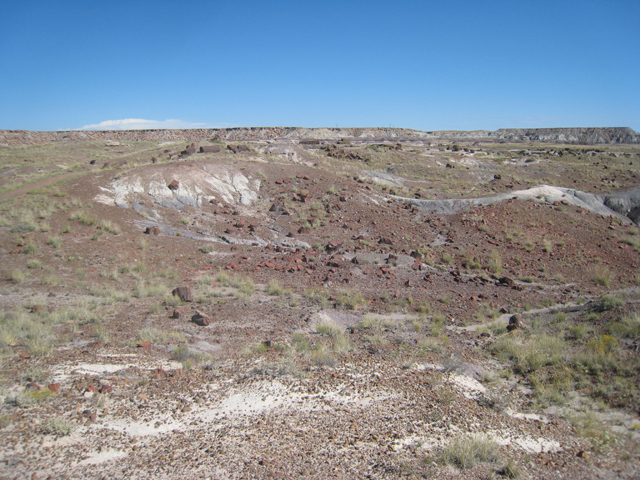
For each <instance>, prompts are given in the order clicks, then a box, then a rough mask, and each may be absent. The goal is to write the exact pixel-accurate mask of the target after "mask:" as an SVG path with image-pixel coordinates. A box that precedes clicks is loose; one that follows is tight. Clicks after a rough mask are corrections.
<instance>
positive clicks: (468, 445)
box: [440, 435, 500, 470]
mask: <svg viewBox="0 0 640 480" xmlns="http://www.w3.org/2000/svg"><path fill="white" fill-rule="evenodd" d="M499 449H500V447H499V445H498V444H497V443H496V442H495V440H493V439H491V438H489V437H487V436H485V435H471V436H460V437H457V438H456V439H454V440H453V441H452V442H450V443H449V444H448V445H447V446H446V447H445V448H444V450H443V452H442V454H441V455H440V461H441V462H442V463H446V464H448V465H455V466H456V467H458V468H461V469H463V470H467V469H470V468H473V467H475V466H476V465H478V464H479V463H495V462H497V461H498V459H499V456H498V454H499Z"/></svg>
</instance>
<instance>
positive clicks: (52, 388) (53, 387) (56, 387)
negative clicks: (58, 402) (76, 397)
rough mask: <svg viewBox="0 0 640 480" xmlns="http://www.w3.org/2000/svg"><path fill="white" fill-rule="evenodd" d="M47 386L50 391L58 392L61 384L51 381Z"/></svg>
mask: <svg viewBox="0 0 640 480" xmlns="http://www.w3.org/2000/svg"><path fill="white" fill-rule="evenodd" d="M47 388H48V389H49V391H50V392H57V391H58V390H60V384H59V383H50V384H49V385H47Z"/></svg>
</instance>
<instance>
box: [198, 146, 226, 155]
mask: <svg viewBox="0 0 640 480" xmlns="http://www.w3.org/2000/svg"><path fill="white" fill-rule="evenodd" d="M221 150H222V149H221V148H220V145H205V146H203V147H200V153H219V152H220V151H221Z"/></svg>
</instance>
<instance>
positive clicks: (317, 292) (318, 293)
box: [302, 287, 329, 308]
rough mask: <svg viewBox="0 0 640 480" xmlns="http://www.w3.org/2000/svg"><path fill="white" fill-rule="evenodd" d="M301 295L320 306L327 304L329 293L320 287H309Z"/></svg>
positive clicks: (324, 306) (323, 306)
mask: <svg viewBox="0 0 640 480" xmlns="http://www.w3.org/2000/svg"><path fill="white" fill-rule="evenodd" d="M302 295H303V296H304V297H305V298H307V299H309V300H311V301H312V302H314V303H317V304H319V305H320V306H321V307H322V308H327V307H328V306H329V293H328V292H327V290H326V289H324V288H322V287H313V288H310V289H309V290H305V291H304V292H303V294H302Z"/></svg>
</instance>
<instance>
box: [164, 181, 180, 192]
mask: <svg viewBox="0 0 640 480" xmlns="http://www.w3.org/2000/svg"><path fill="white" fill-rule="evenodd" d="M167 187H169V189H170V190H178V188H180V182H178V180H172V181H171V183H169V185H167Z"/></svg>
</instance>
